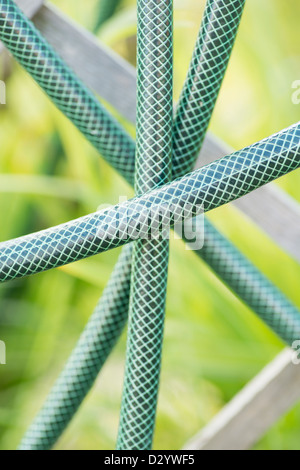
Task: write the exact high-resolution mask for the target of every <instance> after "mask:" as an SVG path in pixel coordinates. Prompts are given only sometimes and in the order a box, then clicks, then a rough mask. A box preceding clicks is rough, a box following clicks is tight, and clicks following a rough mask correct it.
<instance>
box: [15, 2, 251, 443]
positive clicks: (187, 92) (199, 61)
mask: <svg viewBox="0 0 300 470" xmlns="http://www.w3.org/2000/svg"><path fill="white" fill-rule="evenodd" d="M243 6H244V1H239V2H228V1H227V2H224V1H220V0H218V1H217V2H216V1H211V0H209V1H208V3H207V5H206V9H205V13H204V19H203V21H202V26H201V29H200V33H199V37H198V40H197V43H196V48H197V52H196V51H195V53H194V55H193V59H192V62H191V66H190V70H189V73H188V79H187V81H186V85H185V87H184V92H183V93H182V97H181V100H180V105H179V108H178V109H180V112H177V114H176V119H175V126H174V127H175V132H176V139H178V138H180V144H178V143H177V145H176V139H175V142H174V146H176V151H175V152H174V155H173V163H174V165H176V167H177V170H176V174H178V175H179V176H180V175H182V174H184V173H185V171H186V169H187V168H188V164H190V165H192V164H193V161H194V159H195V157H196V156H197V153H198V150H200V146H201V142H202V140H203V136H204V134H205V131H206V127H207V124H208V122H207V124H206V126H204V120H203V118H202V116H203V112H206V117H207V120H209V119H210V115H209V114H207V108H206V107H205V106H201V107H199V104H198V101H197V99H196V98H197V97H199V96H202V97H203V98H202V103H203V101H204V99H205V100H206V102H207V103H208V106H209V107H210V109H211V110H212V109H213V105H214V101H213V99H214V100H215V99H216V97H217V93H214V94H211V95H207V94H205V87H206V86H207V85H208V81H209V80H212V84H213V85H214V87H213V89H214V90H215V91H217V90H219V88H220V86H221V82H222V79H223V76H222V73H211V74H209V73H207V74H200V71H201V70H202V68H203V69H205V70H208V72H209V66H208V64H212V60H213V64H214V66H213V69H214V71H218V70H222V71H223V73H224V72H225V70H226V67H227V64H228V60H229V57H230V53H231V50H232V47H233V44H234V39H235V35H236V32H237V28H238V25H239V23H240V18H241V15H242V11H243ZM229 13H230V14H229ZM223 16H224V17H225V21H223V22H222V21H221V22H220V21H217V20H216V19H218V18H220V17H221V19H222V17H223ZM227 23H228V24H227ZM208 30H209V31H210V34H209V35H208V34H207V31H208ZM225 31H226V37H227V40H226V41H225V42H224V44H225V46H226V49H225V50H224V48H222V47H220V43H219V40H218V38H219V36H224V32H225ZM229 38H230V40H229ZM199 67H200V68H199ZM188 96H190V98H191V101H192V103H193V104H192V106H190V105H189V100H188V99H187V97H188ZM182 100H184V105H183V103H182ZM185 108H186V112H184V110H185ZM188 111H189V112H188ZM191 113H192V114H191ZM196 118H198V121H201V122H202V124H203V125H202V127H200V126H197V129H198V135H197V136H196V138H195V141H196V140H197V142H198V148H197V145H195V146H194V155H190V154H187V153H186V152H185V140H184V139H183V137H185V139H187V137H188V132H185V130H186V131H188V130H189V128H190V127H191V125H193V124H195V125H197V122H198V121H197V122H196ZM191 119H193V124H191ZM185 127H186V129H185ZM179 128H180V132H178V129H179ZM176 129H177V131H176ZM188 145H189V143H188ZM181 153H182V155H183V157H182V158H181ZM173 174H174V171H173ZM126 249H127V248H125V250H126ZM123 268H124V267H123ZM120 269H121V268H120ZM123 270H124V269H123ZM125 271H126V272H127V273H128V272H129V270H128V269H127V270H126V269H125ZM120 278H121V279H122V270H121V273H120ZM113 280H115V282H116V284H115V285H114V284H113V282H112V281H113ZM109 285H110V286H111V288H112V294H113V292H114V290H115V289H118V281H117V276H116V274H115V271H114V274H113V277H112V279H111V281H110V284H109ZM123 294H124V295H123V296H121V298H126V295H125V294H126V293H123ZM99 305H101V302H100V303H99ZM99 305H98V306H97V309H96V311H97V314H98V315H99V316H101V315H102V312H101V310H100V309H99ZM117 307H118V308H120V310H119V312H117V314H116V312H115V311H114V310H112V312H111V315H112V317H113V318H115V317H116V315H117V316H118V315H119V316H120V318H122V319H123V317H124V311H125V310H126V312H127V310H128V305H127V307H126V308H125V306H124V308H123V304H122V303H120V304H117ZM106 313H107V312H106V311H105V312H104V314H105V315H106ZM93 318H94V315H93ZM90 324H93V319H92V321H91V322H89V324H88V325H87V328H86V331H87V334H89V333H88V332H89V331H90ZM110 325H111V329H110V330H109V331H108V330H107V329H105V330H103V331H102V330H99V331H98V342H95V343H94V344H95V348H96V349H97V351H94V350H93V348H91V349H89V350H88V351H87V352H84V351H83V350H82V348H81V341H79V343H78V345H77V347H76V349H75V351H74V354H73V356H75V357H76V356H77V357H80V356H82V355H83V354H86V355H85V358H86V363H88V362H89V361H88V358H87V357H86V356H89V360H90V363H91V368H90V369H89V371H90V373H91V374H93V380H95V379H96V376H97V371H96V370H95V368H94V357H95V356H96V357H98V356H99V370H100V368H101V366H102V364H103V361H102V359H101V358H102V356H101V351H102V345H103V343H104V344H105V342H106V336H107V340H108V341H110V340H111V337H112V336H113V335H118V330H114V327H113V324H112V323H111V324H110ZM84 334H85V333H84ZM70 361H71V363H72V359H70ZM68 364H69V363H68ZM68 364H67V367H66V368H65V370H64V372H63V375H64V376H67V379H66V382H67V383H72V381H73V380H74V377H76V376H77V370H76V368H75V367H74V365H73V367H68ZM77 380H78V381H80V384H78V385H77V387H76V386H74V387H68V388H67V389H66V388H64V390H63V391H62V390H60V388H59V386H57V384H56V385H55V386H54V388H53V390H52V391H51V393H50V395H49V397H48V399H47V401H46V403H45V406H44V407H43V409H42V411H41V413H40V414H39V415H38V417H37V418H36V420H35V421H34V423H33V424H32V426H31V427H30V429H29V430H28V432H27V434H26V436H25V438H24V440H23V443H22V445H23V446H24V448H37V449H38V448H49V447H51V445H53V444H54V443H55V441H56V440H57V438H58V437H59V434H60V432H61V430H62V426H61V423H62V420H63V419H65V425H67V424H68V422H69V420H70V419H71V417H72V411H73V409H74V403H75V399H76V403H77V407H79V405H80V404H81V402H82V400H83V398H84V397H85V394H86V389H85V388H84V380H85V376H83V377H81V379H80V380H79V379H78V377H77ZM86 380H87V382H88V384H90V383H91V379H90V375H87V378H86ZM93 380H92V381H93ZM59 383H60V380H59ZM57 394H59V396H60V400H59V401H57V400H56V397H57ZM62 395H64V399H65V408H64V407H63V406H61V403H62V400H61V397H62ZM70 402H71V403H72V405H73V406H72V411H71V412H70V407H69V403H70ZM56 403H57V405H56ZM50 416H51V420H50V418H49V417H50ZM45 422H47V426H46V427H45V426H44V423H45ZM56 422H57V424H58V425H57V426H55V423H56ZM55 427H56V429H57V434H56V436H55V434H54V429H55Z"/></svg>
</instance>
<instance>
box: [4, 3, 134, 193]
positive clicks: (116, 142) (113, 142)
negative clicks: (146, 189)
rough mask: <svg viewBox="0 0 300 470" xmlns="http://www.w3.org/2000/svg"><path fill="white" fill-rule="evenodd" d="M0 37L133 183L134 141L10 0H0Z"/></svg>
mask: <svg viewBox="0 0 300 470" xmlns="http://www.w3.org/2000/svg"><path fill="white" fill-rule="evenodd" d="M0 39H1V40H2V42H3V43H4V44H5V46H6V47H7V49H8V50H9V51H10V52H11V53H12V54H13V56H14V57H15V58H16V60H17V61H18V62H19V63H20V64H21V65H22V66H23V67H24V68H25V69H26V70H27V72H28V73H29V74H30V75H31V76H32V77H33V78H34V79H35V81H36V82H37V83H38V84H39V85H40V87H41V88H42V89H43V90H44V91H45V93H47V95H48V96H49V97H50V98H51V100H52V101H53V103H54V104H55V105H56V106H57V107H58V108H59V109H60V110H61V111H62V112H63V113H64V114H65V115H66V116H67V117H68V118H69V119H70V120H71V121H72V122H73V124H75V126H76V127H77V128H78V129H79V130H80V131H81V132H82V133H83V135H84V136H85V137H86V138H87V139H88V140H89V141H90V142H91V143H92V144H93V145H94V146H95V148H96V149H97V150H98V151H99V152H100V154H101V155H102V156H103V157H104V158H106V160H107V161H108V162H109V163H110V164H111V165H112V166H113V167H114V168H115V169H116V170H117V171H119V172H120V173H121V175H122V176H123V177H124V178H125V179H126V180H127V181H128V182H129V183H131V184H133V182H134V168H135V165H134V155H135V142H134V141H133V139H131V138H130V137H129V135H128V134H127V133H126V132H125V131H124V129H123V128H122V127H121V125H120V124H119V123H118V122H117V121H116V120H115V119H114V118H113V117H112V116H111V115H110V114H109V113H108V111H106V110H105V108H104V107H103V106H102V105H101V103H100V102H99V100H98V99H97V98H96V97H95V96H94V95H93V93H92V92H91V91H89V90H88V89H87V88H86V87H85V85H84V84H83V83H82V82H81V81H80V80H79V78H77V76H76V75H75V74H74V73H73V72H72V70H71V69H70V68H69V67H68V66H67V65H66V64H65V63H64V61H63V60H62V59H61V58H60V57H59V55H58V54H57V53H56V52H55V51H54V50H53V48H52V47H51V46H50V45H49V44H48V43H47V41H46V40H45V39H44V38H43V37H42V35H41V34H40V33H39V31H38V30H37V28H36V27H35V26H34V25H33V23H32V22H31V21H30V20H29V19H28V18H26V17H25V15H24V13H22V11H21V10H20V9H19V8H18V6H17V5H16V4H15V3H14V2H12V1H11V0H0Z"/></svg>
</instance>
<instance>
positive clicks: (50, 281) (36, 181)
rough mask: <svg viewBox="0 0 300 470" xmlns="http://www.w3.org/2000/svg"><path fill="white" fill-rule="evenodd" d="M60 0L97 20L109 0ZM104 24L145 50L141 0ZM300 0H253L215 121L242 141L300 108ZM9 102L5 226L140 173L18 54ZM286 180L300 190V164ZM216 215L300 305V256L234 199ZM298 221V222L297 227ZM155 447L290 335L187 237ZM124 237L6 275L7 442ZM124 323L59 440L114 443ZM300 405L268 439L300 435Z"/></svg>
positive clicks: (82, 444)
mask: <svg viewBox="0 0 300 470" xmlns="http://www.w3.org/2000/svg"><path fill="white" fill-rule="evenodd" d="M53 3H56V4H57V5H58V6H59V7H60V8H61V9H63V10H64V11H65V12H66V13H67V14H68V15H69V16H72V17H73V18H74V19H75V20H77V21H79V22H81V23H82V24H83V25H84V26H85V27H89V28H92V27H93V21H94V11H95V7H96V3H97V2H96V1H92V0H87V1H86V2H73V1H72V0H59V1H58V0H57V1H55V2H53ZM123 4H124V8H123V9H122V10H121V11H120V12H119V13H118V14H117V15H116V16H115V17H114V18H113V19H111V20H110V21H109V22H108V23H107V25H106V26H105V28H103V30H102V31H101V32H99V38H101V39H102V40H103V41H105V42H106V43H107V44H108V45H109V46H110V47H113V48H114V49H115V50H116V51H117V52H119V53H121V54H123V55H124V57H125V58H127V59H128V60H130V61H131V62H132V63H134V62H135V57H134V35H135V30H136V25H135V14H134V5H135V2H134V1H128V0H124V2H123ZM175 6H176V11H175V97H176V99H177V98H178V96H179V92H180V88H181V86H182V83H183V81H184V78H185V74H186V71H187V67H188V63H189V59H190V57H191V53H192V49H193V43H194V41H195V38H196V35H197V31H198V27H199V24H200V20H201V14H202V11H203V7H204V2H203V1H199V0H188V1H187V0H185V1H183V0H178V1H176V0H175ZM299 17H300V4H299V2H297V0H289V2H282V0H264V2H261V1H259V0H251V1H250V0H249V1H248V4H247V7H246V10H245V14H244V19H243V22H242V25H241V30H240V34H239V38H238V41H237V44H236V47H235V50H234V54H233V59H232V62H231V64H230V67H229V70H228V73H227V75H226V79H225V82H224V87H223V89H222V93H221V95H220V99H219V101H218V105H217V108H216V111H215V113H214V117H213V120H212V123H211V130H213V131H214V132H215V133H216V134H217V135H219V136H220V137H222V138H223V139H225V140H226V141H227V142H228V143H229V144H230V145H232V146H233V147H235V148H240V147H243V146H245V145H248V144H250V143H252V142H254V141H256V140H258V139H260V138H262V137H265V136H267V135H269V134H271V133H272V132H275V131H277V130H279V129H281V128H283V127H286V126H288V125H290V124H292V123H293V122H296V121H297V120H298V119H299V107H298V106H295V105H293V104H292V102H291V94H292V89H291V84H292V82H293V81H294V80H296V79H300V76H299V73H298V70H299V67H298V62H299V54H300V48H299V41H298V31H299V26H298V19H299ZM6 81H7V105H6V106H5V107H4V106H2V107H1V108H0V142H1V153H0V209H1V216H2V223H1V225H0V239H1V240H6V239H9V238H12V237H16V236H20V235H23V234H26V233H29V232H31V231H35V230H40V229H43V228H46V227H48V226H51V225H56V224H59V223H62V222H65V221H67V220H70V219H73V218H76V217H79V216H81V215H84V214H86V213H88V212H91V211H94V210H96V209H97V207H98V206H99V205H101V204H104V203H114V202H116V201H117V200H118V197H119V195H120V194H122V195H129V196H130V195H131V194H132V192H131V190H130V189H129V188H128V186H127V185H126V184H125V183H124V182H123V181H122V180H121V178H120V177H118V176H117V175H116V174H115V173H114V172H113V171H112V170H111V169H110V168H109V167H108V166H107V165H106V164H105V163H104V162H103V160H102V159H100V158H99V157H98V155H97V153H96V152H95V151H94V150H93V149H92V148H91V146H90V145H89V144H88V143H86V142H85V140H84V138H83V137H82V136H81V135H80V134H79V133H78V132H77V131H76V130H75V129H74V128H73V126H72V125H71V124H70V123H69V122H68V121H67V120H66V119H65V118H64V117H63V116H62V115H61V114H60V113H59V112H58V111H57V110H56V109H55V108H54V106H52V105H51V104H50V103H49V101H48V100H47V98H46V97H45V96H44V95H43V93H42V92H41V91H40V90H39V88H38V87H37V86H36V85H35V84H34V83H33V82H32V80H31V79H30V77H28V76H27V75H26V74H25V73H24V72H23V71H22V70H21V69H20V68H19V66H17V65H13V73H12V75H11V76H10V78H9V79H7V80H6ZM279 184H280V185H281V186H283V187H284V188H285V189H286V190H287V191H288V192H289V193H290V194H291V195H293V196H294V197H295V198H296V199H298V200H300V191H299V189H298V188H299V172H295V173H294V174H292V175H289V176H288V177H286V178H283V179H282V180H281V181H280V182H279ZM211 217H212V219H213V221H214V222H215V223H216V224H217V225H218V226H219V227H220V229H222V230H223V231H224V232H225V233H226V234H227V235H228V236H229V237H230V238H231V239H232V240H233V241H234V242H235V243H236V244H237V245H238V246H239V248H240V249H241V250H242V251H244V252H245V253H246V254H247V255H248V256H249V257H250V258H251V259H252V260H253V261H254V262H255V263H256V264H257V265H258V266H259V267H260V269H262V270H263V272H265V273H266V274H267V275H268V276H269V277H270V278H271V279H272V280H273V281H274V282H275V283H276V284H277V285H278V286H280V287H281V288H282V290H283V291H284V292H285V293H286V294H287V295H289V296H290V298H292V299H293V301H294V302H295V303H296V304H297V305H298V306H300V292H299V289H298V279H299V275H300V267H299V265H298V264H297V263H295V262H294V261H292V260H291V259H290V258H289V257H288V256H287V255H286V254H284V253H283V252H282V251H281V250H280V249H279V248H278V247H276V245H275V244H273V243H272V242H271V240H270V239H269V238H268V237H267V236H266V235H264V234H263V233H262V232H261V231H260V230H259V229H257V228H256V227H254V226H253V224H252V223H251V222H250V221H249V220H247V219H246V218H245V217H243V216H242V215H241V214H239V213H237V212H236V211H235V210H234V209H232V208H231V207H224V208H222V209H218V210H216V211H214V212H213V213H212V214H211ZM287 229H288V228H287ZM171 250H172V253H171V263H170V282H169V289H168V305H167V323H166V335H165V344H164V358H163V371H162V383H161V393H160V400H159V409H158V421H157V432H156V438H155V448H156V449H174V448H175V449H176V448H180V447H181V446H182V445H183V444H184V442H185V440H186V439H188V438H190V437H191V436H192V435H193V433H195V432H197V431H198V430H199V428H201V427H202V426H203V425H205V424H206V423H207V422H208V421H209V420H210V419H211V418H212V416H213V415H214V414H215V413H216V412H217V411H218V410H219V409H220V408H221V407H222V406H223V405H224V403H226V402H227V401H228V400H230V398H231V397H232V396H234V394H235V393H236V392H237V391H238V390H240V388H241V387H242V386H243V385H244V384H246V383H247V382H248V381H249V380H250V379H251V378H252V377H253V376H254V375H255V374H256V373H257V372H258V371H260V370H261V368H262V367H263V366H264V365H265V364H267V363H268V362H269V361H270V360H272V358H273V357H274V356H275V355H276V354H277V353H278V352H279V351H280V350H281V349H282V347H283V344H282V343H281V341H279V340H278V339H277V338H276V337H275V336H274V335H273V333H272V332H270V331H269V330H268V329H267V328H266V327H265V326H264V325H263V324H262V323H261V322H260V320H258V319H257V318H256V317H255V315H254V314H253V313H252V312H250V311H249V310H248V308H246V307H245V306H244V305H243V304H242V303H241V302H240V301H239V300H237V299H236V298H235V296H234V295H233V294H232V293H231V292H229V291H228V290H227V289H226V288H225V287H224V286H223V285H222V284H221V283H220V281H218V280H217V279H216V277H215V276H214V275H213V274H212V273H211V272H210V270H209V269H208V268H207V267H206V266H205V265H204V264H203V263H202V262H201V261H200V260H198V259H196V257H195V256H194V254H193V253H191V252H187V251H185V249H184V246H183V244H182V242H180V241H173V242H172V248H171ZM117 255H118V252H117V251H113V252H110V253H107V254H104V255H101V256H97V257H95V258H93V259H89V260H86V261H82V262H80V263H76V264H74V265H71V266H67V267H65V268H63V269H59V270H55V271H51V272H47V273H44V274H41V275H37V276H34V277H31V278H28V279H24V280H21V281H15V282H11V283H9V284H7V285H3V286H1V287H0V302H1V303H0V306H1V307H0V324H1V334H0V339H1V340H4V341H5V342H6V346H7V365H6V366H0V449H13V448H15V447H16V446H17V444H18V442H19V440H20V438H21V436H22V434H23V432H24V430H25V429H26V427H27V425H28V424H29V423H30V421H31V419H32V418H33V416H34V415H35V413H36V412H37V411H38V409H39V407H40V405H41V404H42V402H43V400H44V398H45V396H46V394H47V391H48V390H49V388H50V387H51V384H52V383H53V381H54V380H55V378H56V376H57V374H58V373H59V371H60V370H61V368H62V366H63V364H64V361H65V360H66V358H67V357H68V355H69V353H70V351H71V350H72V347H73V346H74V345H75V343H76V340H77V338H78V336H79V334H80V332H81V331H82V329H83V327H84V325H85V323H86V322H87V320H88V318H89V315H90V314H91V312H92V310H93V308H94V306H95V304H96V302H97V299H98V297H99V295H100V294H101V292H102V290H103V288H104V286H105V284H106V282H107V280H108V278H109V274H110V272H111V270H112V268H113V265H114V262H115V260H116V258H117ZM124 350H125V335H124V336H123V338H122V340H121V341H120V343H119V345H118V346H117V348H116V350H115V351H114V353H113V355H112V357H111V358H110V360H109V361H108V363H107V365H106V366H105V368H104V370H103V373H102V374H101V376H100V378H99V380H98V381H97V383H96V385H95V387H94V389H93V391H92V392H91V393H90V395H89V396H88V398H87V400H86V402H85V403H84V406H83V407H82V408H81V410H80V412H79V413H78V415H77V416H76V418H75V419H74V421H73V423H72V425H71V426H70V428H69V429H68V431H67V432H66V433H65V435H64V436H63V438H62V439H61V441H60V442H59V444H58V448H66V449H97V448H105V449H109V448H114V443H115V439H116V434H117V427H118V413H119V406H120V399H121V390H122V379H123V364H124ZM299 437H300V406H296V407H295V408H294V409H293V410H292V411H291V412H290V413H288V415H287V416H285V417H283V418H282V419H281V420H280V422H279V423H278V424H276V425H275V426H274V427H273V428H272V429H271V430H270V431H269V432H268V434H267V435H266V436H265V437H264V439H263V440H262V441H261V442H260V443H259V444H258V446H257V448H259V449H300V444H299V442H300V439H299Z"/></svg>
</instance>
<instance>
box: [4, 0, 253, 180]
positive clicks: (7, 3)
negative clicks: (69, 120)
mask: <svg viewBox="0 0 300 470" xmlns="http://www.w3.org/2000/svg"><path fill="white" fill-rule="evenodd" d="M214 3H217V2H214ZM221 3H223V4H225V3H227V5H229V4H234V3H236V2H219V4H221ZM240 3H241V2H240ZM3 5H4V6H5V5H6V6H7V5H13V4H12V2H2V1H1V2H0V6H1V20H0V21H3V13H2V12H3ZM10 11H11V10H10ZM10 20H11V17H10ZM4 21H5V20H4ZM10 26H11V25H7V27H8V29H9V27H10ZM12 26H13V27H14V23H12ZM2 29H3V28H2ZM6 31H8V30H6ZM23 31H26V25H25V26H23V28H22V29H21V31H19V30H18V29H17V30H14V33H15V34H14V37H15V38H16V33H17V34H18V38H19V37H20V33H22V32H23ZM0 34H1V32H0ZM6 34H7V33H6ZM8 35H10V33H9V32H8ZM10 39H11V38H10ZM3 40H4V41H5V37H3ZM16 42H18V41H16ZM24 42H26V41H24ZM21 46H22V44H21ZM19 49H20V44H19ZM12 52H13V51H12ZM19 53H20V50H19ZM21 55H22V54H21ZM24 60H25V62H26V57H25V59H24ZM47 65H49V64H47ZM43 67H44V63H43V60H41V61H40V63H39V64H38V68H39V70H43ZM63 75H64V73H63ZM64 76H65V75H64ZM73 105H74V104H73ZM130 153H131V152H130ZM103 154H104V152H103ZM106 158H107V157H106ZM126 163H128V162H126ZM117 164H118V162H117ZM132 168H133V167H132ZM123 171H124V170H123ZM132 171H133V169H132ZM124 172H125V173H126V174H127V175H128V174H131V173H130V172H131V170H129V171H127V170H126V171H124ZM123 174H124V173H123ZM132 175H133V173H132ZM132 175H131V176H132ZM250 176H251V175H250ZM250 176H249V177H250ZM125 177H126V176H125Z"/></svg>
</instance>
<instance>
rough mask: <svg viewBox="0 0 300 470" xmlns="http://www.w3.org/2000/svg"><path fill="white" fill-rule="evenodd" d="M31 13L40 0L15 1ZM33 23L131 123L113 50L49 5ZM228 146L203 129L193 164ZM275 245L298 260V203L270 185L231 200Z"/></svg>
mask: <svg viewBox="0 0 300 470" xmlns="http://www.w3.org/2000/svg"><path fill="white" fill-rule="evenodd" d="M18 3H20V4H22V8H23V9H24V10H25V11H26V12H27V14H28V12H29V13H30V12H31V13H30V14H31V15H32V14H33V12H36V11H37V9H38V8H39V7H40V6H41V4H42V3H43V2H42V1H41V0H18ZM34 22H35V24H36V25H37V27H38V28H39V29H40V30H41V32H42V34H43V35H44V36H45V37H46V39H47V40H48V41H49V42H50V43H51V44H52V45H53V47H54V48H55V49H56V50H57V51H58V53H59V54H60V55H61V56H62V57H63V58H64V59H65V61H66V62H67V63H68V64H69V65H70V67H72V68H73V69H74V70H75V72H76V73H77V74H78V75H79V77H80V78H81V79H82V80H83V81H84V82H85V83H86V85H87V86H89V87H90V88H91V89H93V90H94V91H95V92H96V93H98V94H99V95H100V96H101V97H102V98H103V99H104V100H106V101H107V102H108V103H110V104H111V105H112V106H113V107H115V109H116V110H117V111H118V112H119V113H120V114H121V115H123V116H124V117H125V118H126V119H128V120H129V121H130V122H132V123H134V122H135V103H136V73H135V69H134V67H132V66H131V65H129V64H128V63H127V62H126V61H125V60H123V59H122V58H120V57H119V56H118V55H117V54H115V53H113V52H112V51H110V50H108V49H107V48H105V47H104V46H102V45H101V44H100V43H99V41H98V40H97V39H96V38H95V37H94V36H93V35H92V34H90V33H89V32H87V31H85V30H84V29H83V28H81V27H80V26H78V25H76V24H75V23H74V22H72V21H70V20H69V19H68V18H67V17H65V16H64V15H63V14H62V13H60V12H59V10H57V9H56V8H54V7H53V6H51V5H46V6H43V7H42V8H40V10H39V12H38V14H37V15H36V16H35V18H34ZM230 151H231V149H230V148H229V147H228V146H227V145H226V144H224V143H223V142H222V141H220V140H218V139H216V138H215V137H214V136H212V135H211V134H208V136H207V138H206V140H205V143H204V147H203V150H202V152H201V154H200V157H199V159H198V162H197V164H196V167H199V166H202V165H204V164H207V163H209V162H211V161H213V160H216V159H217V158H220V157H222V156H224V155H226V154H228V153H229V152H230ZM233 204H234V205H235V206H236V207H237V208H239V209H240V210H242V211H243V213H245V214H246V215H247V216H249V217H250V218H251V219H252V220H253V221H254V222H255V223H256V224H257V225H258V226H260V227H261V228H262V229H263V230H264V231H265V232H266V233H267V234H268V235H269V236H270V237H271V238H272V239H273V240H274V241H275V242H277V244H278V245H279V246H280V247H281V248H283V249H284V250H285V251H286V252H287V253H289V254H290V255H291V256H292V257H293V258H295V259H296V260H297V261H299V262H300V243H299V240H300V223H299V222H298V221H299V220H300V218H299V215H300V205H299V204H298V203H297V202H296V201H294V200H293V199H292V198H291V197H289V196H288V195H287V194H286V193H285V192H284V191H282V190H280V189H279V188H278V187H276V186H275V185H268V186H265V187H263V188H261V189H259V190H257V191H255V192H253V193H251V194H250V195H248V196H245V197H244V198H242V199H239V200H238V201H236V202H235V203H233Z"/></svg>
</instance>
